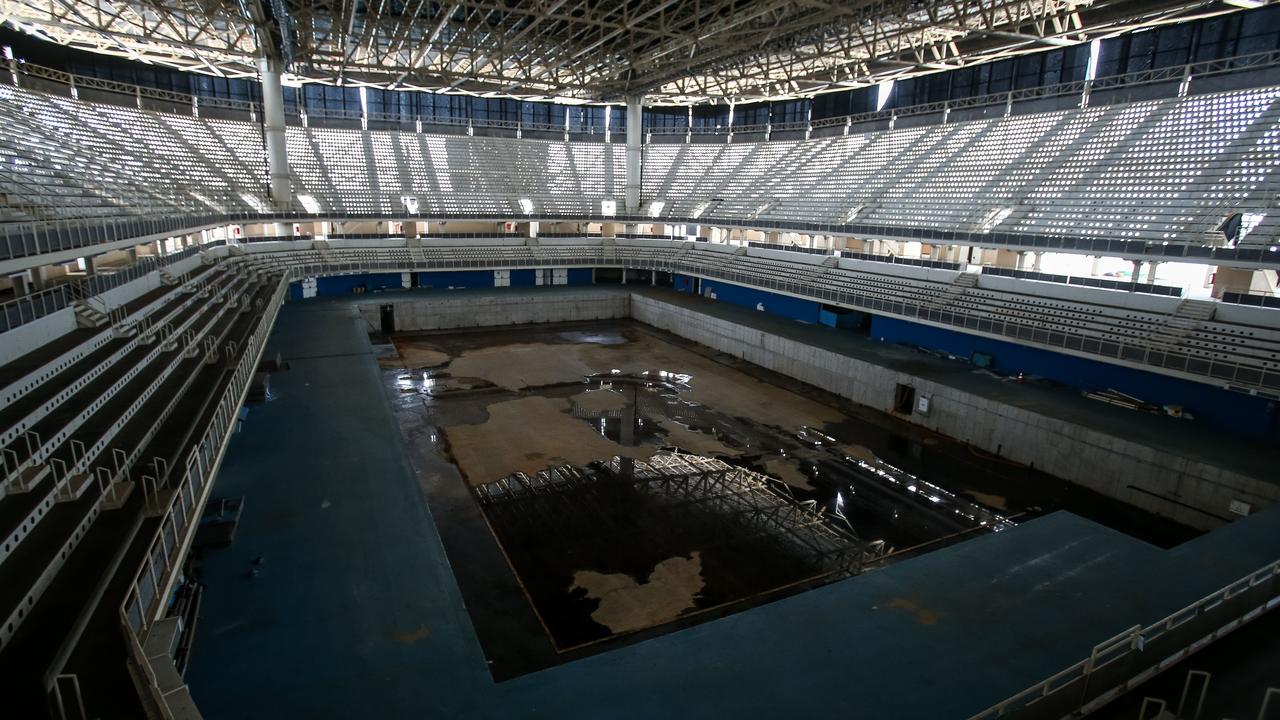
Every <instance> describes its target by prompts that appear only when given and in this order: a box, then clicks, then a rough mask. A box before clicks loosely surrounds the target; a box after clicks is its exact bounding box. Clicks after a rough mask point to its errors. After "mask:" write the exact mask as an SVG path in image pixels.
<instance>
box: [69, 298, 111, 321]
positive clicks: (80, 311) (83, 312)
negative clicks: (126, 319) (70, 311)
mask: <svg viewBox="0 0 1280 720" xmlns="http://www.w3.org/2000/svg"><path fill="white" fill-rule="evenodd" d="M74 312H75V314H76V325H78V326H79V327H82V328H100V327H102V326H104V325H106V324H107V323H109V322H111V318H109V317H107V315H106V314H105V313H103V312H101V311H99V310H97V309H96V308H94V307H91V306H90V305H89V304H88V303H86V302H85V301H83V300H77V301H76V303H75V305H74Z"/></svg>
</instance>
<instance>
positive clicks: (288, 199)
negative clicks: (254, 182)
mask: <svg viewBox="0 0 1280 720" xmlns="http://www.w3.org/2000/svg"><path fill="white" fill-rule="evenodd" d="M258 72H259V73H260V74H261V75H262V135H263V139H264V140H265V142H266V146H267V167H268V169H269V171H270V175H271V201H272V202H273V203H274V204H275V206H276V208H277V209H280V210H289V209H290V207H292V205H293V195H292V191H291V189H290V182H289V181H290V178H289V157H288V155H287V153H286V146H285V137H284V91H283V90H282V88H281V87H280V62H279V61H278V60H273V59H271V58H265V57H264V58H260V59H259V60H258Z"/></svg>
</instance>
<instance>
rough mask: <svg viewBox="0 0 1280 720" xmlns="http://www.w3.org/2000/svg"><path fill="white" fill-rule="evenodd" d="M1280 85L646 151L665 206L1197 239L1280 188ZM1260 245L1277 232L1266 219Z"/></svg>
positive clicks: (1266, 204) (649, 175) (648, 175)
mask: <svg viewBox="0 0 1280 720" xmlns="http://www.w3.org/2000/svg"><path fill="white" fill-rule="evenodd" d="M1278 128H1280V90H1277V89H1275V88H1271V89H1262V90H1247V91H1237V92H1227V93H1218V94H1211V95H1200V96H1190V97H1185V98H1170V99H1163V100H1151V101H1140V102H1134V103H1129V104H1123V105H1108V106H1099V107H1086V108H1082V109H1073V110H1066V111H1062V110H1059V111H1053V112H1043V113H1032V114H1025V115H1020V114H1013V115H1010V116H1008V117H1004V118H1000V119H989V120H972V121H968V122H959V123H953V124H948V125H938V126H929V127H915V128H905V129H896V130H895V129H879V130H875V131H871V132H856V130H855V131H852V132H851V133H850V134H849V135H848V136H836V137H826V138H818V139H811V140H797V141H780V142H769V143H743V144H729V145H708V144H690V145H671V144H653V145H649V146H647V147H646V148H645V156H644V159H645V168H644V169H645V172H644V190H643V194H644V196H645V197H646V198H655V199H662V200H665V201H666V202H667V206H666V208H665V212H666V213H670V214H672V215H675V216H687V215H691V214H693V213H694V212H695V210H697V209H698V208H699V207H704V208H705V212H706V213H707V214H708V215H712V216H715V217H725V218H762V219H786V220H793V219H805V220H810V221H813V222H826V223H837V224H838V223H845V222H850V221H856V222H859V223H867V224H873V225H890V226H904V227H933V228H942V229H949V230H967V231H978V232H981V231H983V230H984V229H992V228H994V227H997V226H998V227H999V229H1000V230H1005V231H1010V232H1025V233H1045V234H1054V235H1077V236H1097V237H1108V238H1115V239H1122V238H1123V239H1141V240H1153V241H1161V242H1163V241H1193V240H1196V239H1197V238H1198V237H1199V236H1200V234H1202V233H1205V232H1210V231H1214V230H1217V229H1218V227H1219V225H1221V224H1222V222H1223V220H1225V219H1226V218H1227V217H1228V216H1230V215H1232V214H1234V213H1242V214H1243V213H1256V214H1262V213H1265V212H1267V211H1268V210H1269V209H1272V208H1273V207H1274V196H1275V194H1276V190H1277V189H1278V188H1280V174H1278V171H1280V144H1278V143H1280V130H1278ZM1255 232H1256V233H1257V234H1256V235H1255V237H1252V238H1250V240H1251V241H1252V242H1255V243H1257V242H1270V241H1272V240H1275V238H1274V237H1272V236H1270V235H1268V230H1267V228H1265V227H1263V228H1260V229H1258V230H1256V231H1255Z"/></svg>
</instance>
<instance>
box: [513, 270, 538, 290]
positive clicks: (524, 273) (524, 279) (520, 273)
mask: <svg viewBox="0 0 1280 720" xmlns="http://www.w3.org/2000/svg"><path fill="white" fill-rule="evenodd" d="M537 281H538V279H537V277H535V275H534V271H533V270H512V271H511V287H533V286H534V285H536V284H537Z"/></svg>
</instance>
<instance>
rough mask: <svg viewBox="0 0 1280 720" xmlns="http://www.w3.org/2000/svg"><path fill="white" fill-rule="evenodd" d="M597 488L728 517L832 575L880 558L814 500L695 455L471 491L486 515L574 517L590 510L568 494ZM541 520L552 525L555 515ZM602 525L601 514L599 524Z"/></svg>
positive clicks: (564, 470) (567, 470) (878, 546)
mask: <svg viewBox="0 0 1280 720" xmlns="http://www.w3.org/2000/svg"><path fill="white" fill-rule="evenodd" d="M599 483H623V484H626V485H629V486H630V487H632V488H634V489H636V490H638V491H640V492H643V493H645V494H646V495H647V496H649V498H650V499H652V500H654V501H656V502H657V503H658V504H659V505H660V506H664V507H671V508H674V507H677V506H697V507H699V508H700V509H703V510H706V511H711V512H714V513H716V514H718V515H722V516H727V517H732V518H733V519H734V520H736V521H737V522H736V523H734V524H733V525H734V526H735V527H738V528H741V529H742V530H741V531H742V532H744V533H749V534H750V536H751V537H773V538H776V539H778V540H780V541H782V542H784V543H786V544H788V545H789V546H791V547H792V548H793V549H796V550H799V551H801V552H802V553H803V554H804V555H805V556H807V557H808V558H809V559H810V560H812V561H814V562H815V564H816V565H818V566H819V567H821V568H823V569H824V570H825V571H826V572H827V573H828V574H832V575H837V576H838V575H843V574H856V573H858V572H860V571H861V570H862V569H863V568H864V567H865V566H866V565H867V563H869V562H872V561H875V560H877V559H879V558H880V557H881V556H882V555H883V553H884V544H883V543H881V542H879V541H864V540H862V539H860V538H858V537H857V535H856V534H855V533H854V532H853V531H852V529H851V528H849V527H848V526H847V524H845V523H843V521H842V520H841V519H839V518H836V517H833V516H831V515H828V514H826V513H824V512H823V511H822V510H821V509H820V508H818V506H817V505H816V503H813V502H799V501H797V500H796V499H795V498H794V496H792V494H791V491H790V489H789V488H788V487H787V485H785V484H784V483H781V482H779V481H777V480H774V479H772V478H770V477H768V476H766V475H762V474H760V473H756V472H752V471H750V470H746V469H743V468H739V467H734V466H732V465H729V464H727V463H725V462H722V461H720V460H713V459H709V458H704V457H700V456H697V455H686V454H683V453H660V454H658V455H654V456H653V457H652V458H650V459H649V460H647V461H645V460H635V461H630V460H628V459H625V458H619V457H614V458H612V459H610V460H609V461H607V462H605V463H603V464H601V465H599V466H597V467H594V468H591V469H583V468H578V467H573V466H564V467H559V468H554V469H550V470H545V471H543V472H540V473H538V474H536V475H532V476H530V475H526V474H524V473H516V474H515V475H511V476H509V477H506V478H503V479H501V480H498V481H496V482H492V483H488V484H485V485H480V486H477V487H475V488H474V490H473V492H474V493H475V496H476V498H477V499H478V501H479V502H480V504H481V506H482V507H484V508H485V511H486V513H488V512H489V511H490V509H491V508H492V507H494V506H497V505H503V504H516V503H520V502H521V501H524V500H528V499H532V498H561V499H564V500H566V502H563V503H539V504H538V507H539V512H541V513H545V512H547V511H548V509H550V508H552V507H554V506H555V505H557V504H559V505H561V507H559V508H558V510H559V511H561V512H565V513H571V514H575V515H577V514H581V513H583V512H592V511H593V508H590V507H582V506H581V505H580V504H579V503H578V502H577V501H578V500H579V499H580V498H581V497H582V495H581V494H579V493H574V492H571V491H573V490H576V489H578V488H581V487H583V486H585V485H593V484H599ZM542 519H543V520H546V521H549V522H555V518H554V517H543V518H542ZM605 520H606V517H605V516H604V515H602V516H601V521H602V522H603V521H605Z"/></svg>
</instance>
